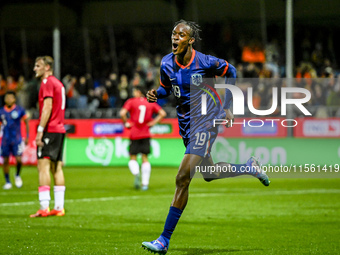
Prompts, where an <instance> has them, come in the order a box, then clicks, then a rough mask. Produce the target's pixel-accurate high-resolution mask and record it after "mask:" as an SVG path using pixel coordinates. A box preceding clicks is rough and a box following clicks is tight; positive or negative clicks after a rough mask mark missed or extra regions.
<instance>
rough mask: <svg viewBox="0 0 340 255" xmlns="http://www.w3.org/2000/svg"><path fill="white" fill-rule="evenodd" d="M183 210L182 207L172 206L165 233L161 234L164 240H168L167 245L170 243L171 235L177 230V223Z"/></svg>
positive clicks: (165, 225)
mask: <svg viewBox="0 0 340 255" xmlns="http://www.w3.org/2000/svg"><path fill="white" fill-rule="evenodd" d="M182 212H183V211H182V210H181V209H178V208H176V207H173V206H171V207H170V210H169V214H168V217H167V218H166V221H165V224H164V230H163V233H162V234H161V236H160V237H162V238H163V239H164V241H165V242H166V245H169V242H170V238H171V235H172V233H173V232H174V230H175V227H176V225H177V222H178V220H179V218H180V217H181V215H182Z"/></svg>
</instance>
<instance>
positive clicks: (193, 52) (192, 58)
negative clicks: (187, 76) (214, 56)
mask: <svg viewBox="0 0 340 255" xmlns="http://www.w3.org/2000/svg"><path fill="white" fill-rule="evenodd" d="M195 55H196V51H195V50H194V49H192V55H191V59H190V61H189V63H188V64H187V65H186V66H184V65H181V64H180V63H178V61H177V56H175V61H176V64H177V65H178V66H179V67H180V68H182V69H185V68H187V67H188V66H190V65H191V63H192V61H194V58H195Z"/></svg>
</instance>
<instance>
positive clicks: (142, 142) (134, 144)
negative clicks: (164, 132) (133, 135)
mask: <svg viewBox="0 0 340 255" xmlns="http://www.w3.org/2000/svg"><path fill="white" fill-rule="evenodd" d="M129 152H130V155H137V154H138V153H142V154H149V153H150V138H144V139H138V140H130V148H129Z"/></svg>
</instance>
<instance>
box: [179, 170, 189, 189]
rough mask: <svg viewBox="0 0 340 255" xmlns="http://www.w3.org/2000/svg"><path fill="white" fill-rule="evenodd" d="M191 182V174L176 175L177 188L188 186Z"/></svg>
mask: <svg viewBox="0 0 340 255" xmlns="http://www.w3.org/2000/svg"><path fill="white" fill-rule="evenodd" d="M189 184H190V176H188V175H186V174H180V173H179V174H177V176H176V187H177V188H184V187H188V186H189Z"/></svg>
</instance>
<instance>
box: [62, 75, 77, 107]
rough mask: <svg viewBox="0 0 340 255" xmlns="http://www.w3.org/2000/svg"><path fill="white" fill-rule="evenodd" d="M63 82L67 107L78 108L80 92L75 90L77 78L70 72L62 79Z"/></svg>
mask: <svg viewBox="0 0 340 255" xmlns="http://www.w3.org/2000/svg"><path fill="white" fill-rule="evenodd" d="M62 83H63V84H64V86H65V92H66V107H67V108H70V109H74V108H77V98H78V93H77V91H76V90H75V86H76V83H77V78H76V77H75V76H71V75H69V74H68V75H66V76H65V77H64V78H63V79H62Z"/></svg>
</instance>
